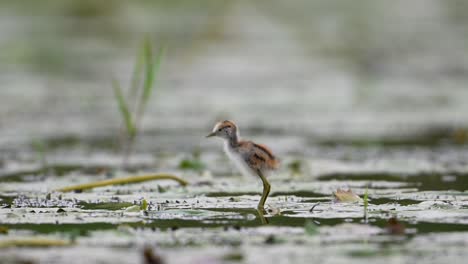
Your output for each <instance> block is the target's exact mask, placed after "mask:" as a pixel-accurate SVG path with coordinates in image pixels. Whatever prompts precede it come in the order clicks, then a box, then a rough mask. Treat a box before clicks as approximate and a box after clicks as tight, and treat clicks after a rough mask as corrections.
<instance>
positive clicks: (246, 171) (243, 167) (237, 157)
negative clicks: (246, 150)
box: [224, 141, 254, 177]
mask: <svg viewBox="0 0 468 264" xmlns="http://www.w3.org/2000/svg"><path fill="white" fill-rule="evenodd" d="M224 152H226V155H227V156H228V157H229V159H230V160H231V161H232V162H234V164H235V165H236V167H237V169H239V170H240V172H241V173H242V175H244V176H245V177H250V176H252V175H254V173H253V171H252V170H251V169H250V167H249V166H248V165H247V163H246V162H245V160H244V157H242V155H241V154H240V153H238V152H237V151H235V150H234V149H233V148H232V147H231V145H230V144H229V142H228V141H225V142H224Z"/></svg>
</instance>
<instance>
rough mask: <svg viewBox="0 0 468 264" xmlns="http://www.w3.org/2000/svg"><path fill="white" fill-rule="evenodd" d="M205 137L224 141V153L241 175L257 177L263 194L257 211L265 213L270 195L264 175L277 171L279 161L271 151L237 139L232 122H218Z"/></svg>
mask: <svg viewBox="0 0 468 264" xmlns="http://www.w3.org/2000/svg"><path fill="white" fill-rule="evenodd" d="M206 137H220V138H222V139H223V140H224V151H225V152H226V154H227V155H228V157H229V159H231V160H232V161H233V162H234V164H235V165H236V167H237V168H238V169H239V170H240V171H241V173H242V174H244V175H247V176H250V175H257V176H258V177H260V179H261V180H262V182H263V194H262V198H261V199H260V201H259V203H258V206H257V209H258V210H261V211H262V212H263V211H265V209H264V206H265V201H266V199H267V197H268V194H269V193H270V189H271V186H270V183H269V182H268V180H267V179H266V177H265V175H267V174H268V172H270V171H273V170H275V169H278V167H279V160H278V159H277V158H276V157H275V156H274V155H273V153H272V152H271V150H270V149H269V148H268V147H267V146H265V145H261V144H256V143H254V142H252V141H243V140H240V137H239V129H238V128H237V126H236V124H235V123H234V122H232V121H229V120H225V121H222V122H218V123H217V124H216V125H215V126H214V128H213V131H212V132H211V133H210V134H209V135H208V136H206Z"/></svg>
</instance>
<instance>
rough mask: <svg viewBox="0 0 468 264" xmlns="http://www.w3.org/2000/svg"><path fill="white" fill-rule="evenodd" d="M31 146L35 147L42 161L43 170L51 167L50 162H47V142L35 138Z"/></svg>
mask: <svg viewBox="0 0 468 264" xmlns="http://www.w3.org/2000/svg"><path fill="white" fill-rule="evenodd" d="M31 146H32V148H33V149H34V151H36V155H37V157H38V160H39V161H40V162H41V167H42V170H43V171H46V170H47V168H48V167H49V166H48V162H47V157H46V153H47V146H46V144H45V143H44V142H42V141H40V140H33V142H32V143H31Z"/></svg>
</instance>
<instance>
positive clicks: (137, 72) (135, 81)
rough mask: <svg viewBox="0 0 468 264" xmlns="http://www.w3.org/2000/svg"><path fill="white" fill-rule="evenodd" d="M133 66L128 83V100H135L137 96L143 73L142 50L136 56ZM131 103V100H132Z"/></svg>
mask: <svg viewBox="0 0 468 264" xmlns="http://www.w3.org/2000/svg"><path fill="white" fill-rule="evenodd" d="M136 55H137V56H136V59H135V64H134V66H133V73H132V80H131V83H130V93H129V95H130V98H131V99H132V98H135V97H136V96H137V95H138V90H139V87H140V82H141V75H142V71H143V63H144V56H145V54H144V52H143V49H141V50H139V51H138V53H137V54H136ZM132 101H133V100H132Z"/></svg>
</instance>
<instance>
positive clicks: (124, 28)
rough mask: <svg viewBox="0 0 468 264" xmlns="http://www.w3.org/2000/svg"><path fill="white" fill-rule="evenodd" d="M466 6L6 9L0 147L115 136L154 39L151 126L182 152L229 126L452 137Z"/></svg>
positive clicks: (213, 3)
mask: <svg viewBox="0 0 468 264" xmlns="http://www.w3.org/2000/svg"><path fill="white" fill-rule="evenodd" d="M467 11H468V3H467V2H466V1H435V0H419V1H410V2H408V1H403V0H401V1H370V0H369V1H358V2H356V1H346V0H341V1H325V0H323V1H303V0H296V1H242V0H241V1H218V0H209V1H208V0H202V1H119V0H112V1H92V0H84V1H52V0H46V1H2V2H1V3H0V36H1V37H0V49H1V50H2V52H1V53H0V83H1V88H0V144H1V146H4V147H7V146H12V145H14V144H23V143H25V142H29V141H30V140H31V138H44V137H46V138H47V137H58V136H64V135H65V136H72V137H79V138H93V137H106V135H109V134H111V133H114V132H112V131H115V130H117V129H118V128H119V126H120V125H121V120H120V116H119V114H118V111H117V110H116V109H117V108H116V106H115V100H114V98H113V95H112V88H111V85H110V79H111V77H112V76H116V77H117V79H119V80H120V81H121V82H123V83H126V82H129V79H130V76H131V72H132V64H133V62H134V57H135V55H136V53H137V49H138V48H139V45H140V43H141V41H142V39H143V38H144V37H145V36H146V35H148V36H150V38H151V39H152V41H153V43H154V44H155V48H157V47H160V46H161V45H164V44H165V45H166V46H167V47H168V52H167V54H166V56H165V60H164V62H163V66H162V69H161V73H160V80H159V82H158V85H157V88H156V91H155V94H154V96H153V97H152V103H151V104H150V106H149V110H148V114H147V115H146V117H145V118H144V120H143V127H144V131H145V133H149V134H151V133H152V134H153V136H154V134H155V133H162V134H168V133H176V132H180V133H181V134H184V135H186V136H188V138H189V139H187V140H184V139H179V140H175V141H176V142H182V143H184V144H182V146H186V144H189V148H192V147H194V146H197V145H198V144H201V143H198V141H196V142H195V143H193V140H196V139H197V138H199V136H200V135H201V134H204V133H205V132H206V131H207V130H209V129H210V128H211V126H212V124H213V122H214V121H216V120H218V119H226V118H231V119H234V120H236V121H238V122H239V123H240V125H241V127H244V128H246V129H247V130H250V132H251V134H252V133H258V134H275V133H276V134H280V135H284V134H286V135H288V134H289V135H295V136H298V137H301V138H302V139H304V138H308V137H313V138H324V140H329V139H339V138H344V139H351V140H359V139H360V138H365V139H369V138H370V139H376V140H380V139H382V138H386V137H402V136H405V135H406V136H407V135H417V134H418V133H419V134H420V133H421V132H422V131H427V130H431V131H432V130H434V129H436V130H437V131H439V130H440V128H442V129H448V130H449V131H452V129H457V128H459V127H465V126H466V125H467V119H466V115H465V113H466V112H467V110H468V109H467V105H468V104H466V99H467V98H468V89H467V88H466V81H467V80H466V79H467V74H466V73H467V70H468V45H467V44H466V43H468V15H467V14H468V12H467ZM265 131H269V132H268V133H265ZM190 136H193V137H192V138H191V137H190ZM166 141H167V140H166ZM166 141H165V142H166ZM185 141H186V142H185ZM160 143H161V142H159V143H158V144H159V145H160ZM185 143H186V144H185ZM286 143H287V142H286V141H285V144H286ZM170 146H171V145H170V144H169V147H168V148H170ZM293 147H294V146H293ZM285 151H288V150H287V149H286V150H285Z"/></svg>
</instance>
